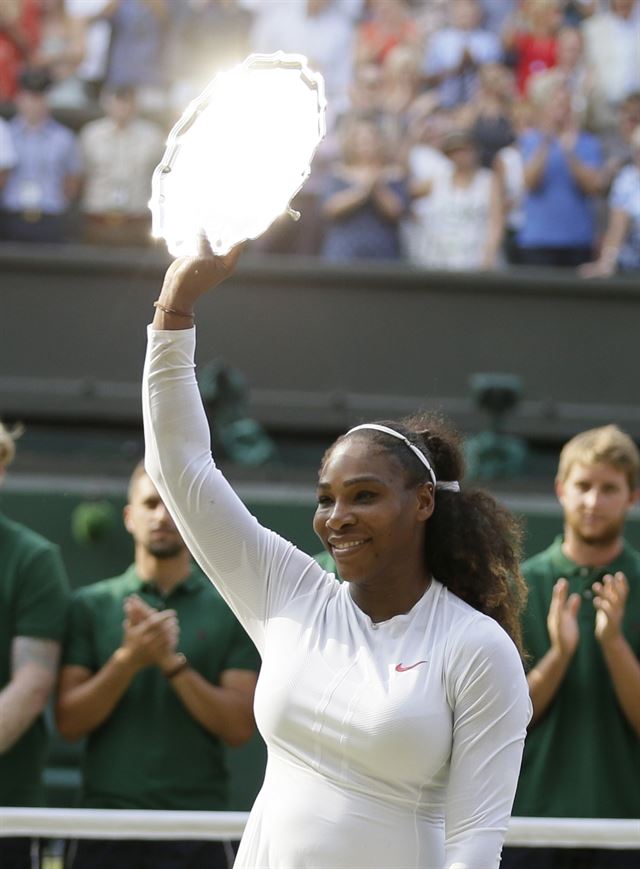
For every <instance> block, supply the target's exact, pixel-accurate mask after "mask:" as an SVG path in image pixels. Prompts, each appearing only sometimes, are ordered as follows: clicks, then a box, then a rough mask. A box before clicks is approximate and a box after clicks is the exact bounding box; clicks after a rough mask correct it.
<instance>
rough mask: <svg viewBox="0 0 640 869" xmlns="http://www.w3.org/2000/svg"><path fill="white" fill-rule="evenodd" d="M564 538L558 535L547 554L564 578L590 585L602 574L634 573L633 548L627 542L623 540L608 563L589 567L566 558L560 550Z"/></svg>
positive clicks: (600, 577) (597, 580)
mask: <svg viewBox="0 0 640 869" xmlns="http://www.w3.org/2000/svg"><path fill="white" fill-rule="evenodd" d="M563 540H564V538H563V537H562V535H561V534H560V535H558V537H556V539H555V540H554V541H553V543H552V544H551V547H550V551H549V555H550V558H551V563H552V565H553V567H554V569H555V570H556V571H557V574H558V576H564V577H565V578H566V579H575V580H577V581H578V582H583V583H584V584H586V585H589V586H591V584H592V583H594V582H600V580H601V579H602V577H603V576H606V575H607V574H608V573H617V572H618V571H622V573H624V574H626V575H627V576H630V575H631V574H632V573H635V570H636V560H635V558H634V553H633V550H631V547H630V546H629V544H628V543H627V542H626V541H624V540H623V544H622V549H621V550H620V552H619V554H618V555H617V556H616V558H614V559H613V561H611V562H609V564H604V565H600V566H599V567H591V566H589V565H584V564H576V562H575V561H572V560H571V559H570V558H568V557H567V556H566V555H565V554H564V552H563V551H562V543H563Z"/></svg>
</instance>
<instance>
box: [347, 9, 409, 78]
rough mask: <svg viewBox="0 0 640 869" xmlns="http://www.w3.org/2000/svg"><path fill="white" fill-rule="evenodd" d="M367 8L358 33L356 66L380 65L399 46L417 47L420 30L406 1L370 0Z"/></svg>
mask: <svg viewBox="0 0 640 869" xmlns="http://www.w3.org/2000/svg"><path fill="white" fill-rule="evenodd" d="M368 8H369V13H370V14H369V17H368V18H367V19H366V20H365V21H363V23H362V24H361V25H360V27H359V28H358V33H357V41H356V61H357V62H358V63H377V64H382V63H384V61H385V60H386V58H387V56H388V55H389V53H390V52H392V51H393V50H394V49H395V48H398V47H399V46H406V47H409V48H418V46H419V45H420V31H419V29H418V25H417V23H416V21H415V19H414V17H413V15H412V12H411V9H410V8H409V4H408V3H407V0H369V4H368Z"/></svg>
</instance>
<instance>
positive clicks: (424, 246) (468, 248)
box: [412, 130, 504, 270]
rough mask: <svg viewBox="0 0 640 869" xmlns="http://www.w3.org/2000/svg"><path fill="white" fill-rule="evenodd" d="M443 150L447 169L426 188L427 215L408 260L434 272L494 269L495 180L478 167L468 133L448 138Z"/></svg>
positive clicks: (499, 220)
mask: <svg viewBox="0 0 640 869" xmlns="http://www.w3.org/2000/svg"><path fill="white" fill-rule="evenodd" d="M443 151H444V153H445V154H446V155H447V157H448V158H449V160H450V161H451V169H450V171H448V172H444V173H441V174H439V175H437V176H435V177H434V179H433V181H432V182H431V183H430V184H425V185H424V192H425V193H428V196H429V198H430V203H429V210H428V212H427V220H426V221H425V222H424V223H423V224H421V225H420V226H419V229H418V231H417V233H416V235H417V241H416V247H415V249H414V251H413V257H412V258H413V260H414V261H415V262H417V263H418V264H419V265H421V266H424V267H425V268H432V269H460V270H471V269H493V268H496V266H497V265H498V254H499V251H500V247H501V244H502V235H503V231H504V218H503V213H502V207H501V199H500V188H499V185H498V181H497V178H496V177H495V175H494V173H493V172H492V171H491V170H490V169H484V168H483V167H482V166H480V165H479V162H478V151H477V148H476V146H475V143H474V141H473V139H472V137H471V134H470V133H469V132H468V131H464V130H458V131H453V132H451V133H449V135H448V136H447V137H446V139H445V141H444V144H443ZM418 217H419V218H420V217H423V214H420V213H419V214H418Z"/></svg>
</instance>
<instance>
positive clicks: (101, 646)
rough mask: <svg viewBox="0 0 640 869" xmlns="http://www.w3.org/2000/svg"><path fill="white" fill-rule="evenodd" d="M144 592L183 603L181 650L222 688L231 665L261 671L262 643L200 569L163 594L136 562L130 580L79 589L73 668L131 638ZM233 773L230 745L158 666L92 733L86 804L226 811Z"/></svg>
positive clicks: (71, 643) (159, 603)
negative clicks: (132, 602) (131, 605)
mask: <svg viewBox="0 0 640 869" xmlns="http://www.w3.org/2000/svg"><path fill="white" fill-rule="evenodd" d="M134 593H135V594H138V595H140V597H141V598H142V599H143V600H145V601H146V602H147V603H148V604H150V605H151V606H152V607H155V608H156V609H165V608H166V609H174V610H175V611H176V613H177V616H178V620H179V622H180V641H179V646H178V648H179V651H181V652H183V653H184V654H185V655H186V656H187V658H188V660H189V664H190V666H191V667H192V668H193V669H194V670H196V671H197V672H198V673H200V674H201V675H202V676H203V677H204V678H205V679H207V680H208V681H209V682H212V683H213V684H217V683H219V680H220V674H221V673H222V672H224V671H225V670H230V669H241V670H256V669H257V667H258V656H257V652H256V650H255V647H254V646H253V644H252V643H251V641H250V640H249V638H248V637H247V635H246V634H245V632H244V631H243V629H242V628H241V627H240V624H239V623H238V621H237V620H236V618H235V616H234V615H233V614H232V612H231V610H230V609H229V608H228V606H227V605H226V603H225V602H224V601H223V600H222V598H221V597H220V595H219V594H218V592H217V591H216V590H215V588H214V587H213V585H212V584H211V583H210V582H209V580H208V579H207V578H206V577H205V576H204V575H203V574H202V573H201V572H200V570H199V569H198V568H197V567H195V566H194V567H193V568H192V570H191V573H190V575H189V576H188V578H187V579H186V580H185V581H184V582H182V583H180V585H178V586H176V588H174V589H173V590H172V592H171V593H170V594H169V595H167V596H166V597H163V596H162V595H161V594H160V593H159V592H158V590H157V589H156V588H155V587H154V586H153V584H152V583H147V582H143V581H142V580H141V579H140V578H139V577H138V575H137V574H136V571H135V567H133V566H132V567H130V568H129V570H127V572H126V573H124V574H123V575H122V576H118V577H115V578H113V579H107V580H103V581H102V582H97V583H95V584H93V585H90V586H85V587H84V588H81V589H79V590H78V591H77V592H76V594H75V595H74V599H73V602H72V606H71V613H70V617H69V626H68V631H67V638H66V641H65V647H64V653H63V660H64V663H65V664H70V665H79V666H82V667H87V668H88V669H89V670H91V671H92V672H97V671H98V670H100V669H101V667H103V666H104V664H106V663H107V661H108V660H109V659H110V658H111V656H112V655H113V653H114V652H115V650H116V649H117V648H118V647H119V646H120V644H121V641H122V622H123V618H124V614H123V604H124V600H125V598H127V597H128V596H129V595H130V594H134ZM227 801H228V773H227V767H226V762H225V750H224V747H223V744H222V742H221V741H220V740H219V739H217V738H216V737H215V736H213V735H212V734H211V733H209V732H208V731H207V730H205V728H204V727H202V726H201V725H200V724H198V723H197V722H196V721H195V719H194V718H192V716H191V715H190V714H189V712H188V711H187V709H186V707H185V706H184V705H183V703H182V701H181V700H180V698H179V697H178V695H177V694H176V692H175V691H174V690H173V688H172V687H171V685H170V683H169V681H168V680H167V679H166V678H165V677H164V676H163V675H162V673H161V672H160V670H159V669H158V668H157V667H147V668H145V669H144V670H142V671H140V672H139V673H138V674H137V675H136V676H135V678H134V679H133V681H132V683H131V685H130V686H129V688H128V690H127V691H126V693H125V694H124V696H123V697H122V699H121V700H120V702H119V703H118V705H117V707H116V708H115V710H114V711H113V713H112V714H111V715H110V716H109V718H108V719H107V720H106V721H105V722H104V724H102V725H101V726H100V727H98V728H97V729H96V730H94V731H93V732H92V733H91V734H90V735H89V736H88V738H87V741H86V745H85V749H84V756H83V805H84V806H85V807H88V808H105V809H110V808H112V809H119V808H122V809H176V810H180V809H184V810H192V809H193V810H208V811H209V810H211V811H216V810H222V809H226V808H227Z"/></svg>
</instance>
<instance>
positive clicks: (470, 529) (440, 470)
mask: <svg viewBox="0 0 640 869" xmlns="http://www.w3.org/2000/svg"><path fill="white" fill-rule="evenodd" d="M378 424H380V425H385V426H388V427H389V428H393V429H395V431H397V432H399V433H400V434H402V435H404V436H405V437H406V438H407V440H408V441H410V443H413V444H414V445H415V446H416V447H418V448H419V449H420V450H421V451H422V452H423V453H425V455H426V456H427V458H428V459H429V462H430V464H431V466H432V468H433V470H434V472H435V475H436V479H438V480H441V481H454V480H457V481H458V482H461V481H462V478H463V476H464V464H465V463H464V455H463V450H462V439H461V437H460V435H459V434H458V433H457V432H456V431H454V430H453V429H452V428H451V427H450V426H449V424H448V423H446V422H445V421H444V420H443V419H442V417H440V416H438V415H435V414H420V415H417V416H412V417H408V418H405V419H402V420H400V421H399V422H397V421H388V420H380V421H379V423H378ZM358 434H359V435H362V436H364V437H367V438H370V439H371V441H372V442H373V443H375V444H376V445H377V446H379V447H380V448H381V449H384V450H385V451H387V452H389V453H391V454H392V455H394V456H395V457H396V459H397V460H398V461H399V462H400V464H401V466H402V467H403V469H404V470H405V471H406V474H407V485H409V486H414V485H415V486H417V485H420V484H421V483H425V482H429V481H430V477H429V473H428V471H427V469H426V467H425V466H424V465H423V464H422V463H421V462H420V461H419V459H418V458H417V457H416V456H415V455H414V453H413V452H412V451H411V450H410V449H407V446H406V444H403V442H402V441H401V440H398V439H397V438H394V437H392V436H390V435H388V434H385V433H384V432H379V431H376V430H375V429H369V430H366V429H365V430H361V431H359V432H358ZM346 436H347V435H342V436H341V437H340V438H338V440H337V441H336V443H339V442H340V441H342V440H343V439H344V438H345V437H346ZM334 446H335V445H334ZM329 452H330V450H329ZM425 557H426V562H427V564H428V566H429V570H430V572H431V573H432V575H433V576H435V577H437V579H438V580H439V582H441V583H442V584H443V585H444V586H446V587H447V588H448V589H449V590H450V591H452V592H453V593H454V594H455V595H457V596H458V597H459V598H461V599H462V600H463V601H465V602H466V603H468V604H469V605H470V606H472V607H473V608H474V609H477V610H478V611H479V612H481V613H484V614H485V615H488V616H491V618H493V619H495V620H496V621H497V622H498V624H499V625H501V627H502V628H504V630H505V631H506V632H507V633H508V634H509V636H510V637H511V639H512V640H513V642H514V643H515V645H516V647H517V648H518V651H519V652H520V655H521V656H522V657H523V658H525V657H526V655H525V652H524V649H523V646H522V629H521V622H520V616H521V613H522V610H523V609H524V605H525V603H526V599H527V586H526V584H525V581H524V579H523V578H522V574H521V573H520V563H521V561H522V525H521V522H520V520H519V519H517V518H516V517H515V516H513V515H512V514H511V513H510V512H509V511H508V510H507V509H506V508H505V507H503V506H502V505H501V504H499V503H498V502H497V501H496V500H495V498H493V497H492V496H491V495H489V494H488V493H487V492H483V491H481V490H479V489H467V488H464V489H463V490H461V491H460V492H451V491H447V490H446V489H445V490H440V489H439V490H438V491H437V493H436V498H435V509H434V512H433V515H432V516H431V518H430V519H429V521H428V522H427V526H426V535H425Z"/></svg>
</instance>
